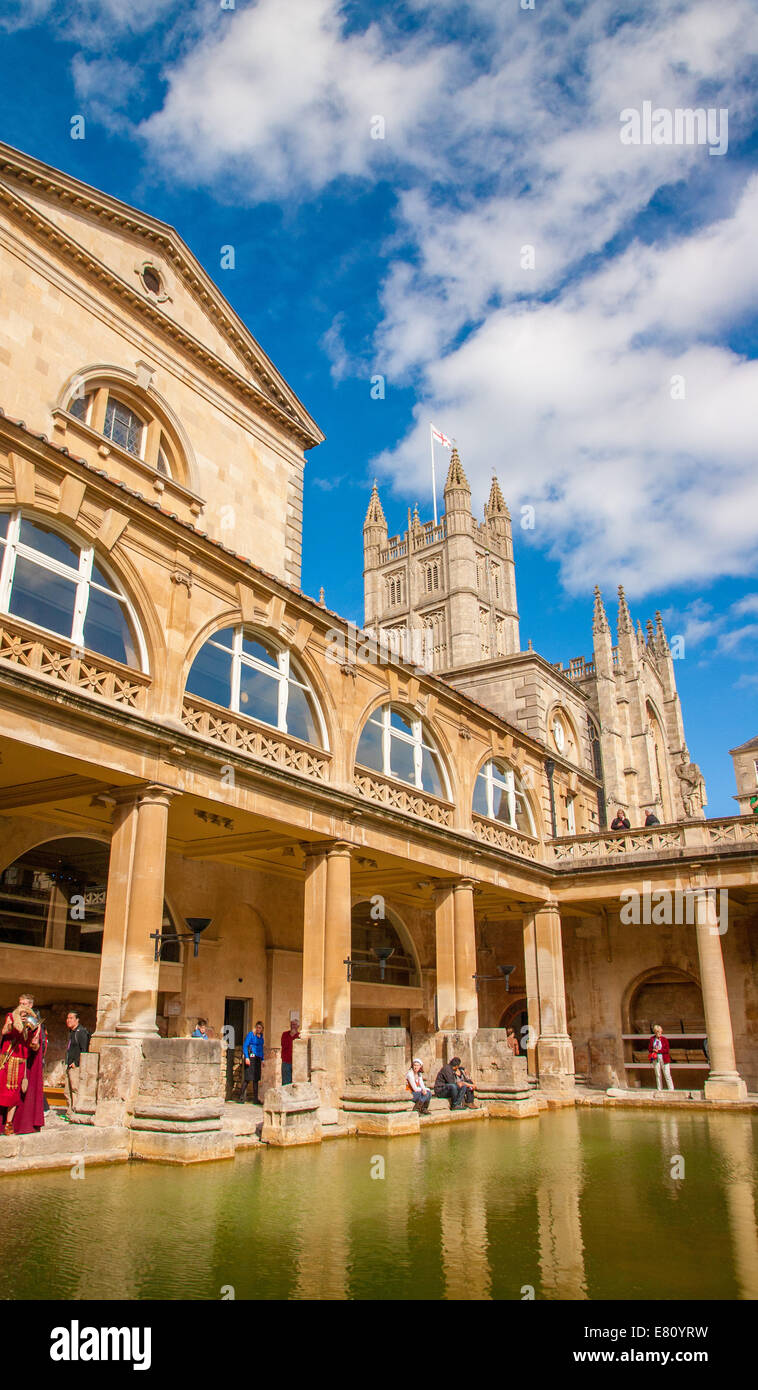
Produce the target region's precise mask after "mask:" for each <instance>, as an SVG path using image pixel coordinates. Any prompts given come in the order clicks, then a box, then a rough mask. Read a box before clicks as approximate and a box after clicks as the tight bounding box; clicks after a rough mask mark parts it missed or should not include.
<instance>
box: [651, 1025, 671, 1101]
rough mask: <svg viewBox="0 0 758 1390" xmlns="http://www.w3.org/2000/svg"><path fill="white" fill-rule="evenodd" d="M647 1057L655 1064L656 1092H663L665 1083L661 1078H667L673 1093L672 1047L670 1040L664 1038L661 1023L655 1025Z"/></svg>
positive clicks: (667, 1083)
mask: <svg viewBox="0 0 758 1390" xmlns="http://www.w3.org/2000/svg"><path fill="white" fill-rule="evenodd" d="M647 1055H648V1058H649V1059H650V1061H651V1062H652V1064H653V1071H654V1072H655V1088H656V1090H657V1091H662V1090H663V1081H662V1079H661V1078H662V1077H665V1078H666V1085H667V1087H668V1089H669V1090H670V1091H673V1089H674V1083H673V1081H672V1080H671V1047H670V1045H669V1040H668V1038H666V1037H664V1034H663V1029H662V1027H661V1025H660V1023H654V1024H653V1033H652V1036H651V1038H650V1042H649V1043H648V1049H647Z"/></svg>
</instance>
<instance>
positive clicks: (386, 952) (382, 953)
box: [342, 946, 395, 980]
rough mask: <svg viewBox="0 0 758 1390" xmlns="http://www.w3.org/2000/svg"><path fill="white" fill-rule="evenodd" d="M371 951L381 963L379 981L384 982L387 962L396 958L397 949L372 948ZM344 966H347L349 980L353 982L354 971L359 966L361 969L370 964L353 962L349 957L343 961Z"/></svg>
mask: <svg viewBox="0 0 758 1390" xmlns="http://www.w3.org/2000/svg"><path fill="white" fill-rule="evenodd" d="M371 951H372V954H373V955H375V956H376V958H377V960H378V962H379V979H380V980H383V979H384V972H385V969H386V967H387V961H388V960H389V958H390V956H394V954H395V948H394V946H372V947H371ZM342 964H343V965H346V966H347V978H348V980H352V978H353V971H354V970H355V968H356V966H358V967H360V966H361V965H364V966H365V965H368V964H369V962H368V961H365V960H351V959H350V957H349V956H348V957H346V958H345V960H343V962H342Z"/></svg>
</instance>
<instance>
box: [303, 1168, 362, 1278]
mask: <svg viewBox="0 0 758 1390" xmlns="http://www.w3.org/2000/svg"><path fill="white" fill-rule="evenodd" d="M342 1147H343V1144H342V1143H335V1144H330V1145H329V1149H328V1150H327V1151H326V1152H325V1151H324V1150H326V1145H324V1146H323V1149H321V1146H320V1145H319V1149H321V1152H319V1149H315V1148H314V1150H309V1151H308V1153H309V1156H311V1157H312V1162H311V1164H310V1165H308V1168H307V1169H306V1172H307V1171H308V1170H309V1173H308V1176H309V1179H310V1182H311V1183H315V1184H316V1186H315V1189H314V1188H313V1187H311V1189H310V1191H306V1190H305V1188H304V1189H303V1190H302V1191H301V1192H298V1193H297V1194H293V1197H294V1199H295V1200H296V1201H297V1205H296V1207H295V1208H294V1212H295V1213H296V1215H295V1219H294V1220H293V1223H292V1224H293V1231H292V1233H293V1237H294V1242H295V1246H296V1250H295V1267H296V1271H297V1277H296V1280H295V1287H294V1290H293V1293H292V1297H293V1298H305V1299H347V1298H348V1297H349V1287H348V1283H349V1269H348V1264H349V1258H350V1233H349V1226H348V1216H349V1212H350V1208H351V1205H352V1200H351V1195H350V1193H348V1192H347V1191H346V1190H345V1177H346V1174H345V1165H344V1163H342V1162H341V1161H340V1160H341V1158H342V1155H341V1154H340V1153H339V1152H338V1150H340V1149H341V1148H342ZM301 1176H302V1177H304V1176H305V1172H302V1174H301Z"/></svg>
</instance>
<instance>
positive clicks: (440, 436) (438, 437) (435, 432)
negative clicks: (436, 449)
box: [430, 425, 453, 449]
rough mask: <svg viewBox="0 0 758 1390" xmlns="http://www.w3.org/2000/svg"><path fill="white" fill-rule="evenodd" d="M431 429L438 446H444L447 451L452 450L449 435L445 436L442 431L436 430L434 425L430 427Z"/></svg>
mask: <svg viewBox="0 0 758 1390" xmlns="http://www.w3.org/2000/svg"><path fill="white" fill-rule="evenodd" d="M430 428H431V431H432V439H436V440H437V443H438V444H444V445H445V448H446V449H452V447H453V441H452V439H448V437H447V435H446V434H443V433H442V430H438V429H436V428H435V426H434V425H432V426H430Z"/></svg>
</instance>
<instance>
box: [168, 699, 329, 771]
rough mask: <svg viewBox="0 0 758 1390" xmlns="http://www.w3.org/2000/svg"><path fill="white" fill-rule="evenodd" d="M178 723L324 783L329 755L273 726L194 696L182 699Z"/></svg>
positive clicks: (231, 746) (228, 745)
mask: <svg viewBox="0 0 758 1390" xmlns="http://www.w3.org/2000/svg"><path fill="white" fill-rule="evenodd" d="M182 723H183V724H184V726H185V728H186V729H188V730H189V731H190V733H193V734H199V735H200V736H201V738H207V739H210V740H211V741H212V742H213V743H220V744H223V745H224V747H226V748H231V749H233V750H234V752H235V753H244V754H246V755H247V756H248V757H250V758H256V759H258V760H259V761H261V762H264V763H271V764H273V765H274V766H276V767H281V768H285V769H286V770H287V771H288V772H298V773H300V775H301V776H303V777H313V778H315V779H316V780H317V781H319V782H325V781H326V780H327V778H328V775H329V763H330V755H329V754H328V753H325V752H320V751H318V750H315V749H313V748H310V747H309V746H308V745H307V744H304V743H301V742H300V741H299V739H295V738H291V737H290V735H289V734H283V733H280V732H279V730H277V729H267V728H266V727H265V726H264V725H261V724H256V723H255V722H254V721H253V720H248V719H245V718H244V716H241V715H238V714H232V713H229V714H226V713H224V712H223V711H220V710H219V709H218V707H217V706H216V705H211V704H207V703H206V702H205V701H204V700H198V699H196V698H195V697H194V696H192V698H191V699H187V698H185V700H184V703H183V706H182Z"/></svg>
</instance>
